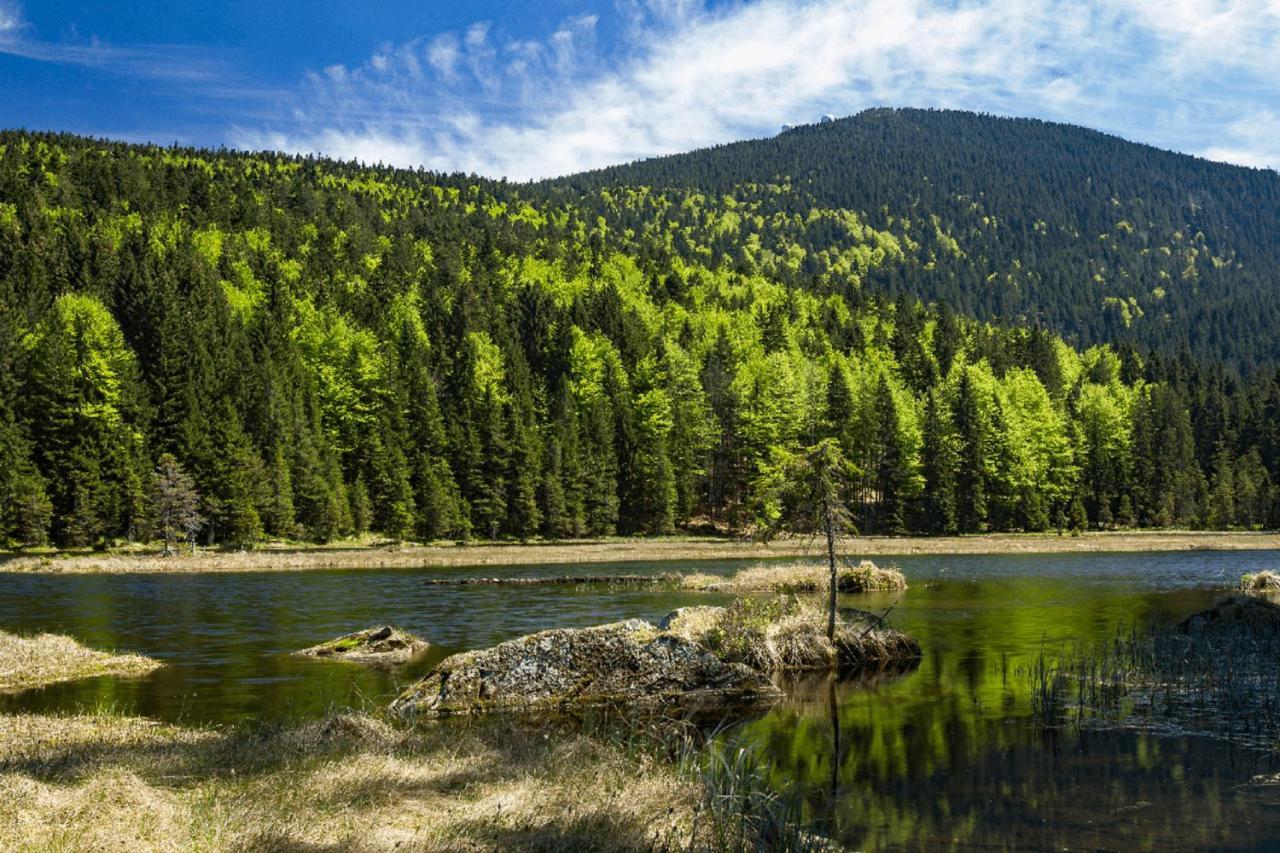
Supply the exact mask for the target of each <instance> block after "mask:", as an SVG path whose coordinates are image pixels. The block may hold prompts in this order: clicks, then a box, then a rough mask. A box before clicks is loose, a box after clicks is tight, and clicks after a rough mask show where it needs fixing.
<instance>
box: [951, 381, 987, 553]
mask: <svg viewBox="0 0 1280 853" xmlns="http://www.w3.org/2000/svg"><path fill="white" fill-rule="evenodd" d="M953 411H954V414H953V418H954V421H955V430H956V435H957V437H958V439H959V459H958V464H957V466H956V524H957V526H958V527H959V529H960V530H961V531H962V532H964V533H975V532H978V531H981V530H983V529H984V528H985V527H986V522H987V473H986V466H987V458H988V452H987V451H988V433H989V431H990V424H989V423H988V420H987V415H986V413H985V412H984V411H983V410H982V403H981V401H980V400H979V399H978V392H977V389H976V388H974V386H973V380H972V379H971V378H970V376H969V372H968V371H967V370H965V371H963V372H961V374H960V382H959V385H958V386H957V389H956V401H955V407H954V410H953Z"/></svg>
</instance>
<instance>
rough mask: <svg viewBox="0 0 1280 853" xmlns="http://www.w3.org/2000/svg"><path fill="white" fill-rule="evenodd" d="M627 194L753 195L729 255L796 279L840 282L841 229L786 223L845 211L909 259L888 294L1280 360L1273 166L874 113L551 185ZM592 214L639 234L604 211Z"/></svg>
mask: <svg viewBox="0 0 1280 853" xmlns="http://www.w3.org/2000/svg"><path fill="white" fill-rule="evenodd" d="M619 185H627V186H650V187H654V188H657V189H664V190H670V189H677V190H681V191H688V190H692V191H696V192H698V193H702V194H705V195H707V196H710V197H713V198H722V197H731V198H735V199H739V200H743V199H750V200H751V201H752V202H758V207H757V208H756V212H757V214H758V215H759V216H760V217H761V220H760V221H758V222H756V223H754V224H753V223H752V222H751V221H750V220H744V221H742V222H741V223H736V224H735V228H734V229H733V231H732V233H731V234H730V235H729V238H728V239H726V240H725V241H723V242H722V243H720V244H719V245H717V246H715V248H716V249H717V254H716V256H715V260H719V259H720V258H722V257H723V258H726V259H729V260H730V261H733V260H735V259H736V258H737V256H738V255H739V254H740V253H741V252H742V248H741V246H742V245H744V244H745V243H747V242H748V241H749V240H751V239H753V238H755V239H759V241H760V242H761V243H762V244H763V245H764V246H765V247H766V248H769V249H771V250H773V251H775V252H777V253H778V254H779V255H783V256H786V255H788V254H790V255H791V256H793V257H795V258H797V259H798V263H796V264H794V272H795V275H796V276H822V275H825V274H827V273H828V272H829V269H830V264H829V263H827V262H826V260H825V259H824V258H823V254H824V252H827V251H829V249H830V247H831V246H832V245H833V243H836V244H838V243H839V242H840V241H841V240H842V239H843V236H844V235H842V234H840V233H839V230H838V228H835V227H832V226H828V227H821V228H805V229H803V230H802V231H800V232H798V233H797V232H785V231H784V232H779V231H778V230H777V229H776V227H775V224H774V223H775V222H776V220H777V219H778V218H779V217H795V216H800V217H805V216H807V215H808V214H809V213H810V211H812V210H820V209H836V210H847V211H851V212H853V213H854V214H856V215H857V217H858V219H859V220H860V221H861V222H864V223H866V224H867V225H869V226H871V227H873V228H877V229H880V230H884V231H887V232H889V233H891V234H893V235H894V236H895V237H896V238H898V240H899V242H900V244H901V245H902V247H903V248H904V252H905V255H906V257H905V260H904V263H901V264H892V265H886V266H883V267H881V268H879V269H878V270H876V271H875V272H874V273H872V274H871V275H870V276H868V278H867V280H868V282H869V283H870V284H872V285H873V286H876V287H877V288H879V289H881V290H884V291H885V292H887V293H889V294H891V295H896V294H899V293H906V294H909V295H911V296H914V297H919V298H922V299H924V300H926V301H934V300H941V301H945V302H947V303H949V304H950V305H951V306H952V307H953V308H955V309H956V310H957V311H960V312H962V313H966V314H970V315H972V316H976V317H978V318H982V319H990V320H1000V321H1004V322H1016V323H1043V324H1044V325H1046V326H1048V327H1049V328H1051V329H1053V330H1054V331H1056V332H1059V333H1060V334H1063V335H1064V336H1065V337H1066V338H1067V340H1068V341H1069V342H1071V343H1073V344H1076V345H1084V346H1087V345H1090V344H1094V343H1101V342H1115V341H1121V340H1125V341H1133V342H1135V343H1139V344H1142V345H1145V346H1148V347H1153V348H1156V349H1160V350H1162V351H1164V352H1172V353H1176V352H1179V351H1181V350H1182V349H1184V348H1185V349H1188V350H1189V351H1191V352H1192V353H1193V354H1195V355H1197V356H1199V357H1205V358H1212V359H1225V360H1227V361H1228V362H1231V363H1234V364H1236V365H1238V366H1241V367H1243V368H1249V367H1253V366H1256V365H1259V364H1275V363H1276V362H1277V359H1278V358H1280V336H1277V335H1276V334H1275V330H1276V329H1277V328H1280V174H1278V173H1276V172H1274V171H1271V170H1260V169H1246V168H1241V167H1237V166H1228V165H1224V164H1220V163H1212V162H1209V161H1206V160H1201V159H1198V158H1194V157H1188V156H1184V155H1180V154H1173V153H1169V152H1166V151H1161V150H1158V149H1156V148H1151V147H1149V146H1145V145H1135V144H1133V143H1130V142H1126V141H1124V140H1121V139H1118V138H1115V137H1111V136H1106V135H1104V134H1101V133H1097V132H1095V131H1090V130H1085V129H1083V128H1078V127H1070V126H1066V125H1059V124H1050V123H1047V122H1042V121H1036V120H1032V119H1004V118H996V117H992V116H983V115H975V114H973V113H962V112H951V111H932V110H891V109H878V110H869V111H867V112H863V113H861V114H859V115H856V116H854V117H852V118H848V119H842V120H838V121H834V122H829V123H824V124H819V125H808V126H803V127H799V128H796V129H794V130H790V131H788V132H785V133H782V134H780V135H779V136H777V137H774V138H772V139H764V140H757V141H749V142H740V143H735V144H731V145H723V146H720V147H717V148H711V149H706V150H702V151H695V152H692V153H689V154H681V155H677V156H673V157H664V158H660V159H654V160H647V161H643V162H639V163H633V164H630V165H625V166H617V167H614V168H609V169H604V170H601V171H597V172H591V173H587V174H583V175H577V176H573V177H570V178H567V179H563V180H560V181H555V182H549V183H547V184H543V185H541V186H540V187H539V189H540V190H541V191H543V192H545V193H547V194H548V195H549V196H551V197H569V198H578V197H583V198H592V197H595V196H598V194H599V193H600V191H601V190H606V191H607V190H609V189H611V188H613V187H615V186H619ZM588 206H589V207H590V208H591V209H592V211H593V212H599V213H600V214H601V215H604V216H605V217H606V218H607V219H608V220H609V221H610V223H611V224H615V225H616V226H617V227H622V228H626V227H636V220H635V218H634V216H632V217H627V216H624V215H619V214H618V213H617V212H616V211H613V210H612V209H611V208H610V206H609V205H608V204H600V203H598V202H596V203H594V204H589V205H588ZM672 215H673V214H668V216H672ZM783 279H784V280H788V279H787V277H786V276H785V275H783Z"/></svg>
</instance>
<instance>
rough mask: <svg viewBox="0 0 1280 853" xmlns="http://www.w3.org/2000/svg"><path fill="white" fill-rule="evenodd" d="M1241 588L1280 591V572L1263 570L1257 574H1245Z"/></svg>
mask: <svg viewBox="0 0 1280 853" xmlns="http://www.w3.org/2000/svg"><path fill="white" fill-rule="evenodd" d="M1240 589H1241V590H1242V591H1243V592H1261V593H1272V592H1280V573H1277V572H1271V571H1262V572H1258V573H1257V574H1256V575H1245V576H1244V577H1242V578H1241V579H1240Z"/></svg>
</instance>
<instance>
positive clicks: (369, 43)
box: [0, 0, 1280, 178]
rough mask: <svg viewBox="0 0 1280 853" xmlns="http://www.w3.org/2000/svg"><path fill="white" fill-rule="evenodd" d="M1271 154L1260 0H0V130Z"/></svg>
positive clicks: (650, 151) (480, 158)
mask: <svg viewBox="0 0 1280 853" xmlns="http://www.w3.org/2000/svg"><path fill="white" fill-rule="evenodd" d="M882 105H889V106H932V107H952V108H957V109H972V110H983V111H987V112H994V113H999V114H1006V115H1027V116H1036V117H1040V118H1046V119H1051V120H1056V121H1067V122H1071V123H1075V124H1083V125H1087V126H1090V127H1096V128H1098V129H1101V130H1106V131H1109V132H1113V133H1117V134H1119V135H1121V136H1124V137H1126V138H1129V139H1134V140H1137V141H1141V142H1149V143H1152V144H1155V145H1159V146H1161V147H1164V148H1172V149H1175V150H1179V151H1185V152H1188V153H1192V154H1200V155H1203V156H1207V157H1211V158H1213V159H1218V160H1225V161H1228V162H1234V163H1241V164H1245V165H1252V166H1268V167H1271V168H1277V167H1280V0H1163V2H1159V3H1155V2H1151V0H1073V2H1065V0H706V2H703V1H702V0H595V2H590V0H510V2H496V0H471V2H466V3H454V2H439V1H438V0H437V2H426V1H425V0H419V1H418V2H403V1H402V0H393V2H370V0H366V2H351V1H350V0H307V2H300V0H274V2H269V3H264V2H262V1H261V0H256V2H249V0H224V2H219V3H207V2H200V0H191V2H182V0H164V1H163V2H162V0H143V2H123V0H122V2H110V3H82V2H69V0H0V126H4V127H26V128H36V129H53V130H68V131H74V132H77V133H86V134H93V135H99V136H108V137H112V138H119V139H128V140H148V141H155V142H161V143H168V142H181V143H184V144H193V145H203V146H218V145H227V146H232V147H240V148H249V149H262V148H273V149H283V150H290V151H304V152H305V151H316V152H320V153H324V154H328V155H331V156H336V157H343V158H357V159H361V160H364V161H366V162H377V161H382V162H388V163H395V164H397V165H405V166H416V165H424V166H427V167H428V168H432V169H437V170H446V171H453V170H462V171H469V172H478V173H482V174H487V175H491V176H495V177H496V176H503V175H505V176H509V177H512V178H533V177H543V176H549V175H557V174H564V173H567V172H571V171H575V170H578V169H584V168H590V167H594V166H601V165H606V164H608V163H614V162H621V161H626V160H630V159H635V158H638V157H645V156H652V155H656V154H666V153H673V152H677V151H682V150H688V149H690V148H694V147H698V146H703V145H710V144H715V143H718V142H726V141H730V140H734V139H742V138H747V137H757V136H764V135H769V134H772V133H775V132H776V131H777V129H778V127H779V126H780V125H781V124H783V123H796V122H804V121H812V120H814V119H816V118H817V117H818V116H819V115H821V114H823V113H835V114H838V115H846V114H850V113H853V112H857V111H858V110H860V109H863V108H866V107H870V106H882Z"/></svg>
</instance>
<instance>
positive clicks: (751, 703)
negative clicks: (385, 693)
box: [392, 619, 781, 717]
mask: <svg viewBox="0 0 1280 853" xmlns="http://www.w3.org/2000/svg"><path fill="white" fill-rule="evenodd" d="M779 698H781V693H780V691H779V690H778V688H777V687H775V686H774V685H773V684H772V683H771V682H770V681H769V679H768V678H767V677H766V676H764V675H763V674H762V673H760V672H758V671H756V670H754V669H751V668H750V667H747V666H745V665H743V664H740V663H730V662H726V661H723V660H721V659H720V658H718V657H717V656H715V655H713V654H711V653H710V652H708V651H707V650H706V649H704V648H703V647H701V646H700V645H698V644H697V643H693V642H690V641H688V640H686V639H684V638H681V637H678V636H675V635H672V634H670V633H667V632H664V631H661V630H659V629H657V628H655V627H654V626H653V625H650V624H649V623H648V622H644V621H642V620H639V619H632V620H629V621H626V622H616V623H613V624H609V625H599V626H596V627H593V628H580V629H557V630H551V631H542V632H540V633H537V634H531V635H529V636H526V637H521V638H519V639H516V640H510V641H508V642H505V643H501V644H499V645H497V646H494V647H493V648H490V649H483V650H480V651H474V652H464V653H461V654H456V655H452V656H450V657H448V658H446V659H445V660H443V661H441V663H440V665H439V666H437V667H436V668H435V669H433V670H432V671H431V672H429V673H427V675H426V676H425V677H424V678H423V679H422V680H420V681H419V682H417V683H416V684H414V685H412V686H411V687H410V688H409V689H407V690H406V691H405V692H404V693H402V694H401V695H400V697H399V698H398V699H396V701H395V702H394V703H393V704H392V710H393V711H395V712H397V713H399V714H401V715H403V716H409V717H413V716H424V717H444V716H452V715H460V714H476V713H484V712H492V711H508V712H526V713H527V712H547V711H571V710H575V709H578V708H583V707H591V706H607V705H622V706H627V707H631V708H641V709H644V708H649V709H654V710H662V711H664V712H677V713H682V714H685V713H687V714H698V713H704V712H707V711H710V710H714V709H728V708H758V707H760V706H761V705H767V704H772V703H773V702H775V701H777V700H778V699H779Z"/></svg>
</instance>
